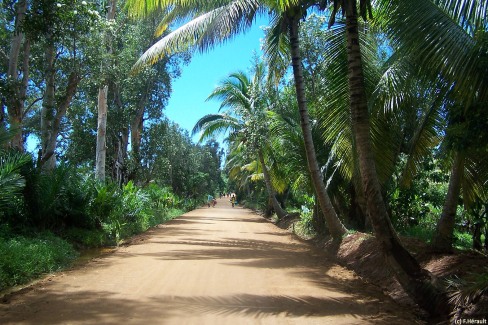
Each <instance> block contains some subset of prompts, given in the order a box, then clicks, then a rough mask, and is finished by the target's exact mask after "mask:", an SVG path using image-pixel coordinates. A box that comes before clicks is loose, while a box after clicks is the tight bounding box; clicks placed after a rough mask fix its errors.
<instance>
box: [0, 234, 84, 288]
mask: <svg viewBox="0 0 488 325" xmlns="http://www.w3.org/2000/svg"><path fill="white" fill-rule="evenodd" d="M76 256H77V253H76V252H75V250H74V249H73V247H72V246H71V245H70V244H69V243H67V242H66V241H64V240H62V239H60V238H59V237H56V236H54V235H52V234H51V233H43V234H41V235H38V236H36V237H34V238H27V237H23V236H5V233H3V236H2V233H0V291H1V290H3V289H5V288H7V287H10V286H13V285H17V284H22V283H26V282H27V281H29V280H31V279H32V278H33V277H36V276H39V275H41V274H44V273H48V272H53V271H56V270H59V269H60V268H61V267H63V266H66V265H68V264H69V263H71V262H72V261H73V260H74V259H75V258H76Z"/></svg>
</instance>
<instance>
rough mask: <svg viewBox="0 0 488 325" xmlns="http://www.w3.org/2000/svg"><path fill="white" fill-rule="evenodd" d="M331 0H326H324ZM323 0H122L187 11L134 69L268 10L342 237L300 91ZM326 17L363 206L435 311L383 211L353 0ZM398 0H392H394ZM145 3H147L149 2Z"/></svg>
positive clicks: (363, 7) (176, 14)
mask: <svg viewBox="0 0 488 325" xmlns="http://www.w3.org/2000/svg"><path fill="white" fill-rule="evenodd" d="M330 2H332V1H330ZM328 3H329V1H327V0H325V1H299V0H281V1H280V0H275V1H271V0H268V1H266V0H261V1H258V0H234V1H230V0H229V1H217V0H216V1H205V2H202V1H197V0H188V1H184V2H182V1H170V0H167V1H162V0H160V1H152V0H151V1H149V0H148V1H142V0H129V1H128V7H129V8H130V9H132V10H133V11H134V12H136V11H138V12H142V13H143V12H144V11H145V10H146V9H150V8H151V6H152V7H154V5H155V4H159V5H161V6H162V7H163V8H165V9H166V10H168V15H167V16H166V17H169V18H166V19H165V20H163V24H162V26H163V27H164V25H165V24H166V23H168V22H171V21H173V20H175V19H177V20H178V19H182V18H190V19H191V21H190V22H188V23H187V24H185V25H183V26H181V27H180V28H178V29H176V30H175V31H174V32H172V33H170V34H169V35H167V36H166V37H164V38H163V39H161V40H160V41H159V42H157V43H156V44H155V45H154V46H152V47H151V48H150V49H149V50H148V51H146V53H145V54H144V55H143V56H142V57H141V58H140V59H139V60H138V62H137V63H136V65H135V67H134V68H135V70H137V69H140V68H141V67H142V66H143V65H144V64H149V63H154V62H156V61H157V60H158V59H160V58H161V57H163V56H164V55H165V54H166V53H169V52H170V51H181V50H187V49H189V48H192V49H199V50H200V51H205V50H207V49H209V48H211V47H212V46H213V45H215V44H216V43H217V42H221V41H224V40H226V39H229V38H231V37H232V36H234V35H235V34H237V33H239V32H241V31H242V30H245V29H247V28H248V27H249V26H250V25H251V24H252V22H253V21H254V19H255V17H256V16H257V15H258V14H259V13H263V12H265V13H268V14H269V15H270V16H271V22H272V26H271V28H270V29H271V31H272V32H271V33H270V34H269V35H270V37H268V39H267V41H268V42H267V50H266V52H267V53H268V55H275V54H279V53H280V51H279V50H282V49H283V48H287V49H288V50H289V52H290V54H291V58H292V60H291V61H292V68H293V75H294V80H295V88H296V94H297V95H296V96H297V102H298V109H299V112H300V120H301V123H300V124H301V128H302V132H303V138H304V143H305V148H306V154H307V163H308V169H309V171H310V175H311V178H312V183H313V185H314V188H315V191H316V194H317V198H318V201H319V203H320V206H321V208H322V211H323V212H324V214H325V216H326V221H327V225H328V228H329V231H330V233H331V235H332V236H333V237H334V238H335V239H340V238H341V236H342V235H343V234H344V233H345V231H346V229H345V227H344V226H343V224H342V222H341V221H340V220H339V218H338V217H337V214H336V212H335V210H334V208H333V206H332V204H331V201H330V198H329V196H328V194H327V191H326V189H325V186H324V184H323V181H322V175H321V173H320V169H319V166H318V163H317V159H316V154H315V149H314V146H313V139H312V132H311V128H310V117H309V113H308V108H307V101H306V97H305V91H304V89H305V87H304V80H303V67H302V62H301V56H300V51H299V45H300V38H299V33H298V31H299V26H300V21H301V20H302V19H303V17H305V16H306V14H307V12H308V11H309V10H310V9H311V8H318V9H321V10H323V9H325V8H326V7H327V5H328ZM333 3H334V6H333V12H332V15H331V17H332V20H331V25H332V24H333V23H334V20H335V16H336V13H337V12H339V11H342V13H343V15H342V16H344V17H345V25H346V40H347V58H348V86H349V105H350V112H351V125H352V134H353V141H354V143H355V148H356V153H357V159H358V162H359V170H360V175H361V180H362V187H363V191H364V194H365V197H366V198H367V208H368V212H369V215H370V218H371V222H372V225H373V229H374V231H375V236H376V238H377V240H378V242H379V243H380V246H381V248H382V250H383V252H384V254H385V257H386V260H387V261H388V264H389V265H390V267H391V268H392V269H393V271H394V274H395V276H396V278H397V279H398V280H399V282H400V283H401V284H402V286H403V287H404V288H405V290H406V291H407V292H408V293H409V294H411V295H412V296H413V297H414V299H415V300H416V301H417V302H418V303H419V304H420V305H421V306H422V307H424V308H426V309H427V310H429V311H431V312H432V313H437V314H447V313H446V310H445V308H443V306H445V305H446V303H445V302H446V299H445V298H446V297H445V295H442V294H441V292H440V290H439V289H438V288H436V287H434V286H433V285H432V282H431V279H430V275H429V274H428V272H426V271H424V270H422V269H421V267H420V265H419V263H418V262H417V261H416V260H415V259H414V258H413V257H412V256H411V255H410V254H409V253H408V251H407V250H406V249H405V248H404V247H403V246H402V244H401V243H400V241H399V239H398V236H397V234H396V232H395V231H394V229H393V227H392V225H391V221H390V218H389V215H388V212H387V208H386V204H385V202H384V200H383V197H382V193H381V186H380V183H379V181H378V176H377V171H376V166H375V160H374V155H373V150H372V146H371V139H370V120H369V112H368V103H367V97H366V92H365V85H364V76H363V65H362V58H361V47H360V41H359V32H358V11H357V1H355V0H352V1H345V0H343V1H340V0H339V1H333ZM395 3H396V2H395ZM144 4H150V5H148V6H147V7H146V6H145V5H144ZM359 7H360V13H361V15H362V16H363V17H364V18H365V17H366V14H367V13H368V12H369V13H371V4H370V1H368V0H360V1H359Z"/></svg>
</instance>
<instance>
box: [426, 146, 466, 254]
mask: <svg viewBox="0 0 488 325" xmlns="http://www.w3.org/2000/svg"><path fill="white" fill-rule="evenodd" d="M463 170H464V156H463V155H462V154H461V153H459V152H456V154H455V156H454V161H453V164H452V168H451V176H450V177H449V187H448V189H447V195H446V201H445V202H444V207H443V208H442V213H441V217H440V219H439V221H438V222H437V226H436V231H435V234H434V238H433V239H432V249H433V250H434V251H436V252H443V253H452V245H453V243H454V225H455V219H456V210H457V206H458V198H459V193H460V191H461V181H462V176H463Z"/></svg>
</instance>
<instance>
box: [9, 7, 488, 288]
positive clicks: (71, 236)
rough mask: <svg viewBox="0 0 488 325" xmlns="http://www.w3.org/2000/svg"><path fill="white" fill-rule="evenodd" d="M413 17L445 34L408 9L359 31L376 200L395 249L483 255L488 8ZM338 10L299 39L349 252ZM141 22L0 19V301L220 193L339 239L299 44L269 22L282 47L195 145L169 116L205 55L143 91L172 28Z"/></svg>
mask: <svg viewBox="0 0 488 325" xmlns="http://www.w3.org/2000/svg"><path fill="white" fill-rule="evenodd" d="M132 2H133V3H134V2H137V1H132ZM264 2H266V1H264ZM264 2H263V3H264ZM413 2H415V3H414V4H411V6H417V7H418V8H423V10H424V11H426V12H428V13H429V14H431V15H438V16H435V17H437V18H438V19H437V20H436V21H440V22H442V23H439V24H438V25H433V26H430V25H429V28H418V29H416V28H415V26H421V27H425V26H427V25H426V24H428V22H427V20H425V21H422V22H421V23H420V24H419V23H418V22H415V21H403V22H402V21H400V20H399V19H397V20H395V17H400V15H401V10H406V12H408V11H410V12H412V11H413V10H414V9H413V7H408V6H407V7H405V8H403V7H402V6H398V8H396V9H395V10H396V11H394V10H393V9H391V8H389V7H388V6H383V7H382V6H380V5H378V7H375V6H373V7H372V8H371V14H372V15H371V16H372V17H370V18H369V19H367V20H364V21H363V20H361V24H360V29H359V30H360V43H361V45H362V49H363V51H362V53H361V55H362V60H363V63H364V66H365V68H364V71H365V72H364V81H365V92H366V94H367V98H368V103H367V104H368V111H369V121H370V124H371V134H370V135H371V136H370V137H371V146H372V152H373V153H374V162H375V164H376V170H377V173H378V179H379V184H380V186H381V196H382V199H383V200H384V201H385V202H386V208H387V213H388V215H389V218H390V221H391V223H392V225H393V228H394V229H395V231H397V232H399V233H400V234H402V235H408V236H413V237H416V238H419V239H421V240H423V241H425V242H427V243H429V244H431V245H432V247H433V248H434V249H436V250H438V251H443V252H446V251H448V252H452V251H453V250H454V249H461V250H465V249H474V250H477V251H482V250H485V251H486V250H487V249H488V227H487V223H488V216H487V208H488V194H487V181H488V164H487V158H488V133H487V132H488V131H487V130H488V112H487V110H486V100H487V98H488V95H487V94H488V87H487V80H486V76H487V75H488V73H486V72H488V63H487V62H488V59H487V57H488V54H487V53H488V52H487V48H488V43H487V39H488V37H487V34H486V26H487V21H486V18H487V8H486V4H485V5H483V3H482V2H478V1H462V2H461V5H459V6H457V5H456V4H455V2H453V1H447V0H446V1H426V0H424V1H421V0H418V1H413ZM148 3H150V1H149V2H148ZM266 3H267V2H266ZM324 3H327V1H325V2H324ZM368 3H369V2H368ZM373 3H374V4H376V2H373ZM377 3H378V4H381V3H382V2H381V1H378V2H377ZM405 6H406V5H405ZM320 8H321V9H322V7H320ZM327 8H328V9H326V7H324V8H323V9H325V10H315V11H314V10H312V9H310V10H309V11H304V12H303V13H302V16H301V17H300V24H299V25H300V29H299V34H298V35H299V38H300V41H301V42H300V47H299V50H300V55H301V59H302V64H301V67H302V69H303V71H302V72H303V80H304V95H305V98H306V103H307V105H308V110H309V114H310V119H309V122H310V125H311V126H310V130H311V135H312V138H313V148H314V149H313V150H314V152H315V154H316V159H317V166H318V167H319V177H320V178H321V183H322V185H323V186H325V188H326V190H327V193H328V196H329V198H330V211H332V210H333V211H334V213H335V215H337V218H338V220H340V223H341V224H343V225H344V226H343V227H342V228H343V229H347V231H345V234H347V233H351V232H354V231H362V232H368V231H369V232H371V231H373V229H372V228H373V226H372V224H371V220H370V218H369V217H368V215H369V214H370V213H371V211H368V210H369V209H371V207H368V203H367V201H368V195H367V194H366V193H365V192H364V188H363V187H364V186H365V185H364V183H362V182H361V171H360V166H359V157H358V156H357V153H356V151H355V148H356V147H357V146H358V144H357V143H356V141H357V139H355V138H354V137H353V135H354V130H353V129H352V123H351V115H350V112H349V106H350V98H349V94H350V93H349V88H348V80H347V76H348V68H347V55H346V49H347V44H346V42H345V38H344V33H345V31H344V30H345V29H344V26H345V23H346V19H345V18H346V17H345V15H344V16H341V14H340V11H339V15H338V18H337V21H334V22H332V24H331V25H330V26H329V22H331V20H330V19H331V17H335V14H336V11H337V10H336V11H334V9H333V7H330V8H329V7H327ZM418 8H417V9H418ZM469 8H471V9H469ZM136 9H137V8H136ZM136 9H134V7H131V2H130V1H129V4H126V3H125V2H124V1H115V0H111V1H52V0H32V1H28V0H19V1H14V0H12V1H3V2H2V4H1V9H0V10H1V11H0V19H1V20H2V29H1V32H0V33H1V34H0V50H1V52H0V56H1V71H0V75H1V81H0V93H1V96H2V102H1V108H0V147H1V148H2V149H1V152H0V187H1V191H0V246H1V247H0V248H1V250H0V266H1V267H0V289H3V288H6V287H9V286H12V285H15V284H19V283H23V282H25V281H27V280H28V279H30V278H32V277H33V276H37V275H39V274H42V273H44V272H49V271H52V270H54V269H57V268H59V267H61V266H62V265H66V264H68V263H70V261H71V260H72V259H73V258H74V257H75V256H76V252H75V249H74V248H73V247H75V248H77V249H81V248H86V247H93V246H104V245H117V244H119V243H120V242H121V241H122V240H123V239H124V238H128V237H129V236H131V235H133V234H135V233H137V232H140V231H144V230H146V229H147V228H148V227H151V226H154V225H156V224H158V223H161V222H164V220H167V219H168V218H171V217H173V216H177V215H179V214H181V213H182V212H183V211H187V210H189V209H193V208H195V207H197V206H199V205H201V204H202V203H203V202H204V200H205V198H206V196H207V195H208V194H209V193H212V194H213V195H218V193H222V192H228V191H230V190H232V191H235V192H237V196H238V197H239V198H240V200H239V201H240V204H246V205H247V206H249V207H252V208H255V209H258V210H260V211H263V212H264V213H265V214H267V215H272V214H276V218H278V219H282V218H284V217H285V216H290V215H295V216H299V219H300V222H299V223H298V228H297V229H298V231H299V232H301V233H303V234H305V235H307V236H319V237H320V236H322V237H323V236H327V235H328V234H332V235H333V236H334V230H333V229H332V228H331V227H330V224H328V223H327V222H326V220H327V218H328V216H329V210H328V209H324V206H322V205H321V204H322V203H321V202H319V199H320V197H321V196H320V195H317V191H318V190H317V186H316V184H315V183H314V178H313V173H312V172H311V169H310V165H309V163H310V156H307V153H308V151H307V150H306V141H305V140H304V137H303V133H302V129H301V123H303V121H301V120H300V116H299V114H298V111H299V110H298V105H299V104H300V100H298V102H297V88H296V84H295V81H294V80H293V78H291V76H290V75H291V72H290V69H289V67H290V64H289V62H290V60H291V59H290V58H291V53H290V51H287V50H286V46H287V45H288V43H287V42H289V41H290V39H286V38H280V37H281V36H279V35H277V34H276V32H277V31H278V30H277V29H275V28H274V27H275V26H274V25H273V23H274V21H271V25H270V26H269V27H268V28H267V29H266V40H267V41H270V42H268V45H270V44H271V45H273V44H274V45H275V47H267V48H266V46H264V47H263V52H262V53H261V54H262V55H255V57H254V59H253V61H252V64H253V67H252V69H250V70H249V71H229V78H228V79H226V80H223V81H222V83H221V84H220V85H219V86H218V87H216V89H215V91H214V92H213V93H211V94H210V93H209V94H208V95H209V96H210V98H213V99H216V100H217V101H220V102H221V103H222V106H221V110H220V111H219V112H218V113H215V114H209V115H207V116H204V117H203V118H202V119H201V120H200V121H198V122H197V124H196V126H195V129H194V131H195V134H197V133H198V132H202V133H201V135H202V141H200V142H199V143H198V144H195V143H193V141H192V139H191V136H190V134H188V132H186V131H183V130H182V129H181V128H179V126H178V125H176V124H175V123H173V122H171V121H170V120H169V119H168V118H166V117H165V114H164V109H165V107H166V105H167V103H168V100H169V98H170V96H171V93H172V82H173V81H174V79H175V78H178V76H179V75H180V74H181V69H184V65H185V64H187V63H188V62H189V61H190V60H191V56H192V51H193V50H195V48H194V47H192V46H187V47H186V48H185V50H183V51H181V50H180V51H175V52H174V53H170V52H167V53H166V54H167V55H164V56H162V57H160V58H159V61H158V62H157V63H155V64H153V65H150V66H148V65H144V66H139V67H138V69H139V71H138V73H137V74H136V73H134V70H133V67H134V63H135V62H136V61H137V60H138V59H139V57H140V56H141V54H143V53H144V52H145V51H146V50H147V49H148V48H149V47H151V46H153V45H155V44H157V43H156V42H157V40H158V38H157V37H156V36H154V31H155V30H158V27H161V26H163V25H160V21H161V17H162V16H164V15H163V12H161V11H158V10H155V11H150V10H148V11H147V14H146V15H143V17H142V18H141V16H137V15H135V16H137V18H134V12H135V11H137V10H136ZM199 9H200V8H198V10H199ZM195 10H196V12H199V11H198V10H197V9H195ZM202 10H205V8H202ZM389 10H392V11H389ZM398 12H400V13H398ZM164 13H165V14H167V12H164ZM392 13H394V14H392ZM288 14H289V13H288ZM412 16H415V15H414V14H412ZM167 17H171V15H167ZM387 17H389V18H387ZM401 17H404V16H401ZM422 17H424V16H422V15H420V13H417V16H416V19H419V20H420V19H422ZM167 19H169V18H167ZM46 22H49V23H48V24H46ZM159 29H160V30H161V32H162V33H163V34H162V36H167V35H172V34H171V30H169V29H164V31H163V29H162V28H159ZM273 40H275V41H276V43H273V42H272V41H273ZM420 40H422V41H423V42H424V43H422V42H420ZM183 43H184V42H183ZM212 46H214V45H213V44H210V45H209V44H207V45H204V46H203V47H201V49H203V51H206V50H209V49H211V48H212ZM277 53H279V55H275V56H273V55H272V54H277ZM460 53H461V54H463V56H461V55H460ZM208 55H212V54H211V53H209V54H208ZM249 55H250V57H251V55H252V54H251V53H250V54H249ZM216 60H218V58H216ZM271 77H272V78H271ZM271 79H273V80H274V82H273V83H269V82H267V81H268V80H271ZM187 91H189V92H191V89H190V90H187ZM235 94H239V96H235ZM249 103H252V104H249ZM220 131H223V133H220V134H224V135H225V136H226V137H227V139H226V141H227V145H228V147H227V152H225V156H226V159H225V165H224V161H223V160H224V151H223V149H222V148H221V145H220V144H219V143H218V142H217V141H216V140H215V138H216V137H217V136H219V132H220ZM29 138H30V139H32V138H36V139H39V146H38V148H37V149H38V151H37V152H26V143H27V141H28V140H27V139H29ZM324 211H325V213H324ZM34 261H35V262H34Z"/></svg>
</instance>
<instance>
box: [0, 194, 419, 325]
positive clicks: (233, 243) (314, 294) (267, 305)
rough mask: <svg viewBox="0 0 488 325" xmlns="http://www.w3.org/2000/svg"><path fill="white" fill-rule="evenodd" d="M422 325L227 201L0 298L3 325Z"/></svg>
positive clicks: (304, 246)
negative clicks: (28, 288) (21, 290)
mask: <svg viewBox="0 0 488 325" xmlns="http://www.w3.org/2000/svg"><path fill="white" fill-rule="evenodd" d="M378 267H382V266H380V265H379V266H378ZM415 323H420V321H419V320H418V319H417V318H416V316H415V315H414V314H413V313H411V312H410V311H409V310H406V309H405V308H403V307H399V306H398V305H396V304H395V303H394V302H393V301H392V300H391V299H389V298H388V297H386V296H384V295H383V294H382V293H381V291H380V290H379V289H378V288H376V287H374V286H372V285H370V284H366V283H364V282H363V281H362V280H361V279H360V278H358V277H357V276H355V275H354V273H352V272H350V271H348V270H346V269H344V268H342V267H340V266H338V265H337V264H334V263H333V262H331V261H330V260H328V259H327V257H326V255H325V254H324V253H322V252H321V251H320V250H319V249H316V248H314V247H312V246H310V245H308V244H306V243H303V242H300V241H298V240H296V239H294V238H293V237H292V236H291V235H290V234H289V233H288V232H286V231H284V230H281V229H279V228H277V227H275V226H274V225H273V224H271V223H269V222H268V221H267V220H265V219H263V218H262V217H260V216H258V215H256V214H254V213H252V212H251V211H249V210H246V209H242V208H240V207H236V208H232V207H231V206H230V203H229V202H228V201H227V200H224V199H222V200H219V201H218V204H217V206H216V207H215V208H207V207H205V208H200V209H197V210H194V211H192V212H189V213H186V214H184V215H183V216H181V217H179V218H177V219H175V220H172V221H170V222H168V223H166V224H164V225H160V226H159V227H157V228H153V229H151V230H149V231H148V232H146V233H145V234H144V235H142V236H139V237H137V238H136V239H135V240H133V242H132V243H131V244H130V245H128V246H124V247H120V248H118V249H117V250H116V251H115V252H114V253H112V254H108V255H104V256H102V257H100V258H95V259H94V260H92V261H90V262H89V263H87V264H85V265H83V266H78V267H75V268H74V269H72V270H69V271H65V272H62V273H57V274H54V275H51V276H49V277H47V278H46V279H44V280H42V281H41V282H39V283H38V284H36V285H34V286H33V287H32V289H31V290H27V291H26V292H24V293H20V294H16V295H13V296H12V297H10V298H9V299H5V301H4V302H2V303H0V324H35V325H38V324H177V325H182V324H212V325H213V324H231V325H237V324H279V325H281V324H415Z"/></svg>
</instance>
